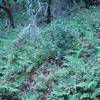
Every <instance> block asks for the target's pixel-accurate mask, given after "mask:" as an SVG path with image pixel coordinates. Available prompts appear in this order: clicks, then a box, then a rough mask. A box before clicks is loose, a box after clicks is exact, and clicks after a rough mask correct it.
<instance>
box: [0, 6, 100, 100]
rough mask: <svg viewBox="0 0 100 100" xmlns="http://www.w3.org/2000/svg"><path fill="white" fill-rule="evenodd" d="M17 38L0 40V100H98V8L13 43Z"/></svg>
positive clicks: (14, 31)
mask: <svg viewBox="0 0 100 100" xmlns="http://www.w3.org/2000/svg"><path fill="white" fill-rule="evenodd" d="M18 32H19V30H17V29H12V30H11V31H10V32H9V33H7V34H3V35H1V38H0V99H1V100H99V99H100V7H97V8H91V9H90V10H86V9H83V10H82V11H79V12H78V13H74V14H72V15H71V18H69V17H68V18H65V19H64V20H63V21H62V20H60V19H56V20H54V21H53V22H52V23H51V24H50V25H47V26H46V27H45V28H43V29H41V33H40V34H39V35H34V37H27V36H24V37H22V38H21V39H18V41H15V40H16V38H18V37H17V35H16V34H17V33H18Z"/></svg>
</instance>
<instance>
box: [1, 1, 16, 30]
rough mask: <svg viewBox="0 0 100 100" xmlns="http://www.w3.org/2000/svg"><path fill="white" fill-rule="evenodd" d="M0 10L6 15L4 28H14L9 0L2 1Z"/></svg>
mask: <svg viewBox="0 0 100 100" xmlns="http://www.w3.org/2000/svg"><path fill="white" fill-rule="evenodd" d="M0 8H1V9H3V10H4V11H5V12H6V14H7V19H6V27H12V28H14V21H13V16H12V11H11V7H10V4H9V0H3V3H2V5H0Z"/></svg>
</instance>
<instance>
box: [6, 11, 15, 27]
mask: <svg viewBox="0 0 100 100" xmlns="http://www.w3.org/2000/svg"><path fill="white" fill-rule="evenodd" d="M6 12H7V27H9V28H10V27H12V28H14V21H13V16H12V12H11V10H10V9H8V10H7V11H6Z"/></svg>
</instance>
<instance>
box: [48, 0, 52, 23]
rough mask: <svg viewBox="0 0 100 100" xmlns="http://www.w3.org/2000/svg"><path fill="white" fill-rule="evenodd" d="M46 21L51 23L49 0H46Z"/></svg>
mask: <svg viewBox="0 0 100 100" xmlns="http://www.w3.org/2000/svg"><path fill="white" fill-rule="evenodd" d="M47 23H48V24H49V23H51V0H48V9H47Z"/></svg>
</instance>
